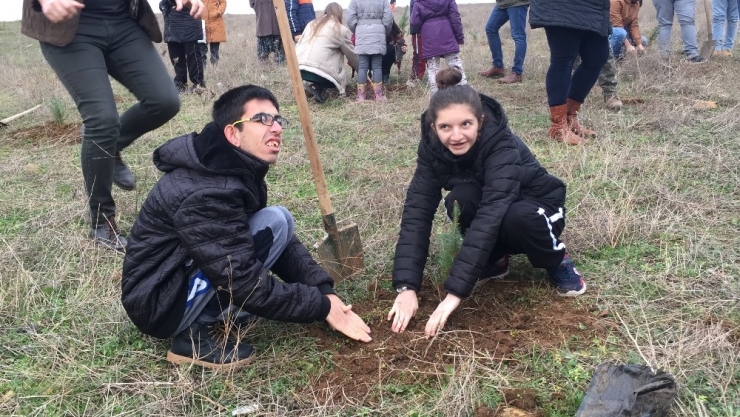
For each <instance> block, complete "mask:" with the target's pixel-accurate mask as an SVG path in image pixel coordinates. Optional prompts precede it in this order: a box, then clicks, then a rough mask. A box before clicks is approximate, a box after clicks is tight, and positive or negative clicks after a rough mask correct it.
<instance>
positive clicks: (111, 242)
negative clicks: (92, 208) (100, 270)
mask: <svg viewBox="0 0 740 417" xmlns="http://www.w3.org/2000/svg"><path fill="white" fill-rule="evenodd" d="M90 238H92V239H93V241H95V243H96V244H98V245H100V246H102V247H104V248H106V249H110V250H114V251H118V252H126V245H127V244H128V241H127V240H126V238H125V237H123V236H122V235H121V232H120V231H119V230H118V225H117V224H116V219H115V218H113V217H110V218H108V219H104V220H102V221H101V222H100V223H99V224H98V225H96V226H94V227H93V228H92V229H91V230H90Z"/></svg>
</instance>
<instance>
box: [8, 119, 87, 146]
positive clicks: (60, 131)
mask: <svg viewBox="0 0 740 417" xmlns="http://www.w3.org/2000/svg"><path fill="white" fill-rule="evenodd" d="M5 141H8V142H13V143H17V144H19V145H31V146H47V145H74V144H76V143H80V142H81V141H82V136H81V135H80V124H79V123H56V122H53V121H47V122H44V123H43V124H42V125H39V126H31V127H27V128H24V129H19V130H16V131H14V132H9V133H8V134H7V136H6V138H5Z"/></svg>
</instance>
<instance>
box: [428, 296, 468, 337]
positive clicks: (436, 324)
mask: <svg viewBox="0 0 740 417" xmlns="http://www.w3.org/2000/svg"><path fill="white" fill-rule="evenodd" d="M459 305H460V297H458V296H456V295H452V294H447V297H445V299H444V300H442V302H441V303H439V305H438V306H437V309H436V310H434V313H432V315H431V317H429V321H428V322H427V326H426V328H425V329H424V335H425V336H426V337H427V339H429V338H430V337H433V336H435V335H436V334H437V332H438V331H439V330H442V329H443V328H444V327H445V323H447V318H448V317H450V314H452V312H453V311H455V309H456V308H457V306H459Z"/></svg>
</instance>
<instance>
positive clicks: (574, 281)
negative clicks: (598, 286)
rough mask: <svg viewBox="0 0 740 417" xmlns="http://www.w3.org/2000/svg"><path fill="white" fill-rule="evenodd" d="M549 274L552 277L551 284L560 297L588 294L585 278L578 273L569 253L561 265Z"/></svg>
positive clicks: (549, 271) (548, 271)
mask: <svg viewBox="0 0 740 417" xmlns="http://www.w3.org/2000/svg"><path fill="white" fill-rule="evenodd" d="M547 273H548V275H550V282H552V285H554V286H555V289H556V290H557V292H558V295H560V296H563V297H575V296H578V295H581V294H583V293H584V292H586V283H585V282H583V277H581V274H579V273H578V270H576V266H575V265H573V261H572V260H571V259H570V255H568V254H567V253H566V254H565V257H563V260H562V261H561V262H560V265H558V266H557V268H554V269H548V270H547Z"/></svg>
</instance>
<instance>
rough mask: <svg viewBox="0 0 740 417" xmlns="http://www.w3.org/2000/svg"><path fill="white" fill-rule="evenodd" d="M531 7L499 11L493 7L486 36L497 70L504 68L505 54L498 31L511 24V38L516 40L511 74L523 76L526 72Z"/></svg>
mask: <svg viewBox="0 0 740 417" xmlns="http://www.w3.org/2000/svg"><path fill="white" fill-rule="evenodd" d="M528 9H529V5H525V6H515V7H508V8H506V9H499V7H498V6H494V7H493V11H491V16H490V17H489V18H488V23H486V35H487V36H488V47H489V48H490V49H491V57H492V58H493V66H494V67H497V68H503V67H504V52H503V51H502V50H501V36H499V34H498V31H499V29H501V27H502V26H503V25H504V24H506V22H509V27H510V28H511V38H512V39H513V40H514V66H513V67H512V68H511V72H513V73H515V74H518V75H522V72H523V71H524V56H525V55H527V33H526V31H525V29H526V26H527V10H528Z"/></svg>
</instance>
